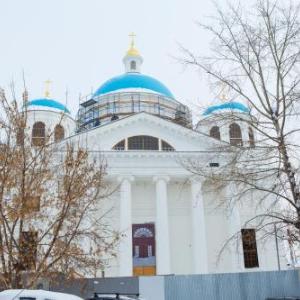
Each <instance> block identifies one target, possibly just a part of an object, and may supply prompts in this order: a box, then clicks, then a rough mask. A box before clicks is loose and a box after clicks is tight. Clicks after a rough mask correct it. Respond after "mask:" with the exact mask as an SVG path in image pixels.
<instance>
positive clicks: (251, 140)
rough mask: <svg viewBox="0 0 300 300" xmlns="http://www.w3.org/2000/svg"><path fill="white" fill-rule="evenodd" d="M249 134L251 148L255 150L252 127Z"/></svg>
mask: <svg viewBox="0 0 300 300" xmlns="http://www.w3.org/2000/svg"><path fill="white" fill-rule="evenodd" d="M248 134H249V145H250V147H251V148H254V147H255V140H254V132H253V129H252V128H251V127H249V131H248Z"/></svg>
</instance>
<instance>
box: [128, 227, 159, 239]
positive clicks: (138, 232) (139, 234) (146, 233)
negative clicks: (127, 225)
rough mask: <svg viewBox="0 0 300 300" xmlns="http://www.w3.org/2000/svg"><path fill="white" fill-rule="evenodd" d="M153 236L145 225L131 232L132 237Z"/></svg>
mask: <svg viewBox="0 0 300 300" xmlns="http://www.w3.org/2000/svg"><path fill="white" fill-rule="evenodd" d="M153 236H154V235H153V233H152V231H151V230H150V229H149V228H146V227H140V228H138V229H137V230H136V231H135V232H134V233H133V237H134V238H145V237H146V238H151V237H153Z"/></svg>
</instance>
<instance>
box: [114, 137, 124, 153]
mask: <svg viewBox="0 0 300 300" xmlns="http://www.w3.org/2000/svg"><path fill="white" fill-rule="evenodd" d="M113 149H114V150H118V151H123V150H125V140H123V141H121V142H119V143H118V144H116V145H114V146H113Z"/></svg>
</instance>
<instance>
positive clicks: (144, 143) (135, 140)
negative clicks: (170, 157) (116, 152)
mask: <svg viewBox="0 0 300 300" xmlns="http://www.w3.org/2000/svg"><path fill="white" fill-rule="evenodd" d="M128 150H158V138H155V137H152V136H147V135H139V136H133V137H130V138H128Z"/></svg>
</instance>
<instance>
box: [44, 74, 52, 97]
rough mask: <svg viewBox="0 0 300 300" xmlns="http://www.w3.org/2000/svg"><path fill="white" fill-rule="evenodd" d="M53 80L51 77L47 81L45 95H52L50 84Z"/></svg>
mask: <svg viewBox="0 0 300 300" xmlns="http://www.w3.org/2000/svg"><path fill="white" fill-rule="evenodd" d="M51 83H52V81H51V80H50V79H48V80H46V81H45V97H46V98H49V97H50V84H51Z"/></svg>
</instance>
